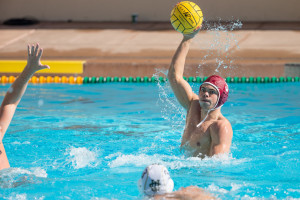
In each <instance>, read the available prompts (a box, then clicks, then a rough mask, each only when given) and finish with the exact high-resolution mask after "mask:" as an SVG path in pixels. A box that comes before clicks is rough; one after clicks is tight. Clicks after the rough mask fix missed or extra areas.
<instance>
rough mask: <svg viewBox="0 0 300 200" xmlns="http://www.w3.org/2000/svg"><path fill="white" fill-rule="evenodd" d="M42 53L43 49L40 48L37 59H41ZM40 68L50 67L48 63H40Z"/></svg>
mask: <svg viewBox="0 0 300 200" xmlns="http://www.w3.org/2000/svg"><path fill="white" fill-rule="evenodd" d="M42 55H43V49H42V48H40V50H39V53H38V55H37V58H38V60H40V59H41V57H42ZM40 68H41V69H50V67H49V65H42V64H40Z"/></svg>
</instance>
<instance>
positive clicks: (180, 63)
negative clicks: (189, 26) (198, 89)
mask: <svg viewBox="0 0 300 200" xmlns="http://www.w3.org/2000/svg"><path fill="white" fill-rule="evenodd" d="M197 32H198V31H197ZM197 32H195V33H194V34H192V35H184V36H183V39H182V41H181V43H180V45H179V47H178V48H177V50H176V52H175V54H174V56H173V58H172V62H171V65H170V68H169V72H168V79H169V82H170V85H171V87H172V90H173V92H174V94H175V96H176V98H177V100H178V101H179V103H180V104H181V105H182V106H183V107H184V108H185V109H186V110H188V109H189V107H190V104H191V101H192V100H194V99H197V98H198V95H196V94H195V93H194V92H193V91H192V88H191V86H190V85H189V83H188V82H187V81H185V80H184V79H183V71H184V64H185V59H186V56H187V54H188V51H189V48H190V43H191V42H192V38H193V37H194V36H195V35H196V33H197Z"/></svg>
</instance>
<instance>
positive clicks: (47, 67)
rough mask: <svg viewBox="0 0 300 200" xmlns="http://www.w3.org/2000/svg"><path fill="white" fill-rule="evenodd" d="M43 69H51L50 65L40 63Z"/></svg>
mask: <svg viewBox="0 0 300 200" xmlns="http://www.w3.org/2000/svg"><path fill="white" fill-rule="evenodd" d="M40 67H41V69H50V66H49V65H40Z"/></svg>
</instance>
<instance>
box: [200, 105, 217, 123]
mask: <svg viewBox="0 0 300 200" xmlns="http://www.w3.org/2000/svg"><path fill="white" fill-rule="evenodd" d="M220 114H221V111H220V108H218V109H216V110H203V109H202V110H201V120H203V119H204V118H205V117H206V115H208V116H207V119H208V120H209V119H212V120H216V119H218V118H219V116H220Z"/></svg>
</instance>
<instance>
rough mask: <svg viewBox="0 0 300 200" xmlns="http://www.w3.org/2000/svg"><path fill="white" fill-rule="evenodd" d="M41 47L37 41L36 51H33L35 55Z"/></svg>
mask: <svg viewBox="0 0 300 200" xmlns="http://www.w3.org/2000/svg"><path fill="white" fill-rule="evenodd" d="M39 47H40V45H39V43H36V46H35V49H34V52H33V55H34V56H36V55H37V52H38V50H39Z"/></svg>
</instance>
